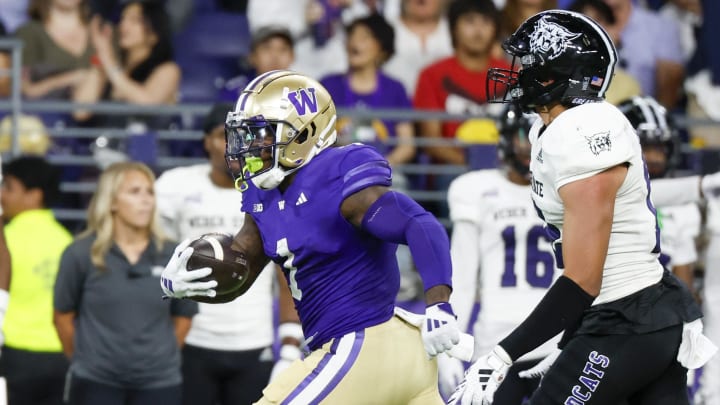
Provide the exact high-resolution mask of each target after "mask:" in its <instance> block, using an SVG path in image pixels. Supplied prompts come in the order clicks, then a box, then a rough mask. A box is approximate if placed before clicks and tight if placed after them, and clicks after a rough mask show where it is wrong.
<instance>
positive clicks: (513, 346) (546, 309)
mask: <svg viewBox="0 0 720 405" xmlns="http://www.w3.org/2000/svg"><path fill="white" fill-rule="evenodd" d="M594 300H595V297H593V296H591V295H590V294H588V293H587V292H585V290H583V289H582V288H581V287H580V286H579V285H577V284H576V283H575V282H574V281H572V280H571V279H569V278H567V277H565V276H560V278H558V279H557V281H555V284H553V286H552V287H550V289H549V290H548V292H547V293H546V294H545V296H544V297H543V299H542V300H541V301H540V302H539V303H538V304H537V306H536V307H535V309H534V310H533V312H532V313H531V314H530V315H529V316H528V317H527V318H525V321H523V323H521V324H520V326H518V327H517V328H515V330H514V331H512V333H510V335H508V336H507V337H506V338H505V339H503V340H502V341H501V342H500V346H502V348H503V349H505V351H506V352H507V353H508V354H509V355H510V358H511V359H512V360H513V361H515V360H517V359H518V358H519V357H520V356H522V355H523V354H525V353H528V352H530V351H531V350H533V349H535V348H536V347H538V346H540V345H541V344H543V343H545V342H546V341H548V340H550V339H551V338H553V337H554V336H555V335H557V334H558V333H560V332H562V331H564V330H568V329H570V330H575V328H576V327H577V324H578V322H579V321H580V320H581V319H582V315H583V312H585V310H586V309H588V308H590V305H592V302H593V301H594ZM563 340H565V339H563Z"/></svg>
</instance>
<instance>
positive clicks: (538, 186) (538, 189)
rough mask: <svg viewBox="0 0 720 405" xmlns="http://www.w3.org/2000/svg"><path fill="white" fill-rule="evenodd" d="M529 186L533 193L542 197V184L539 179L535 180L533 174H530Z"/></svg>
mask: <svg viewBox="0 0 720 405" xmlns="http://www.w3.org/2000/svg"><path fill="white" fill-rule="evenodd" d="M530 187H531V188H532V191H533V194H536V195H537V196H539V197H544V195H543V184H542V182H540V181H537V179H535V176H533V175H532V173H531V174H530Z"/></svg>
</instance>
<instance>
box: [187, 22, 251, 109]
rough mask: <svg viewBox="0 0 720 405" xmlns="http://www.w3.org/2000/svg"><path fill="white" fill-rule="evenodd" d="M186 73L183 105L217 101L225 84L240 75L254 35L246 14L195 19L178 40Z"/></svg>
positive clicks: (189, 23)
mask: <svg viewBox="0 0 720 405" xmlns="http://www.w3.org/2000/svg"><path fill="white" fill-rule="evenodd" d="M173 41H174V47H175V60H176V61H177V63H178V64H179V65H180V68H181V69H182V75H183V76H182V82H181V83H180V97H181V101H182V102H208V101H214V100H215V97H216V96H217V92H218V89H219V87H220V86H222V84H223V83H224V82H225V81H226V80H228V79H230V78H232V77H235V76H237V75H238V74H239V73H240V60H241V59H242V58H243V57H244V56H245V55H246V54H247V52H248V48H249V42H250V32H249V28H248V23H247V18H246V16H245V15H242V14H234V13H223V12H206V13H199V14H196V15H195V16H193V18H192V19H191V20H190V21H189V22H188V24H187V25H186V27H185V28H184V29H183V30H182V32H180V33H178V34H177V35H176V36H175V37H174V39H173Z"/></svg>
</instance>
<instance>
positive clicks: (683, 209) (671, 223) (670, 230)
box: [657, 203, 701, 269]
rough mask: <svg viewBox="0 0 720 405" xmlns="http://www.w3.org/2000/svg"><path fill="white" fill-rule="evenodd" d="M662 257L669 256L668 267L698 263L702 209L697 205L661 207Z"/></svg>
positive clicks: (659, 209)
mask: <svg viewBox="0 0 720 405" xmlns="http://www.w3.org/2000/svg"><path fill="white" fill-rule="evenodd" d="M657 212H658V223H659V225H660V249H661V251H662V253H661V256H667V257H668V258H669V262H668V263H667V267H668V268H669V269H670V268H672V267H673V266H682V265H686V264H691V263H695V262H696V261H697V258H698V257H697V248H696V246H695V239H696V238H697V237H698V236H699V235H700V223H701V217H700V209H699V208H698V206H697V205H696V204H693V203H689V204H683V205H673V206H670V207H659V208H658V209H657Z"/></svg>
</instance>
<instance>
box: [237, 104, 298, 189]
mask: <svg viewBox="0 0 720 405" xmlns="http://www.w3.org/2000/svg"><path fill="white" fill-rule="evenodd" d="M233 114H235V113H230V114H229V115H228V120H227V123H226V125H225V141H226V149H225V160H226V161H227V164H228V167H229V168H230V172H231V173H232V175H233V178H234V179H235V187H236V188H237V189H238V190H240V191H244V190H245V188H246V187H247V182H248V181H249V180H252V181H253V183H254V184H255V185H256V186H257V187H260V188H263V189H271V188H275V187H277V186H278V185H279V184H280V183H281V182H282V180H283V179H284V178H285V176H286V175H288V174H290V173H291V172H292V171H293V170H292V169H289V168H286V167H283V166H282V165H280V157H281V156H283V155H284V154H285V150H286V148H287V147H288V145H289V144H291V143H293V142H295V141H296V140H298V138H299V137H300V136H301V135H302V132H300V131H298V130H297V129H295V128H294V127H293V126H292V124H290V123H289V122H286V121H280V120H266V119H265V118H263V117H262V116H256V117H251V118H249V119H233V117H232V115H233ZM303 132H306V131H303Z"/></svg>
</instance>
